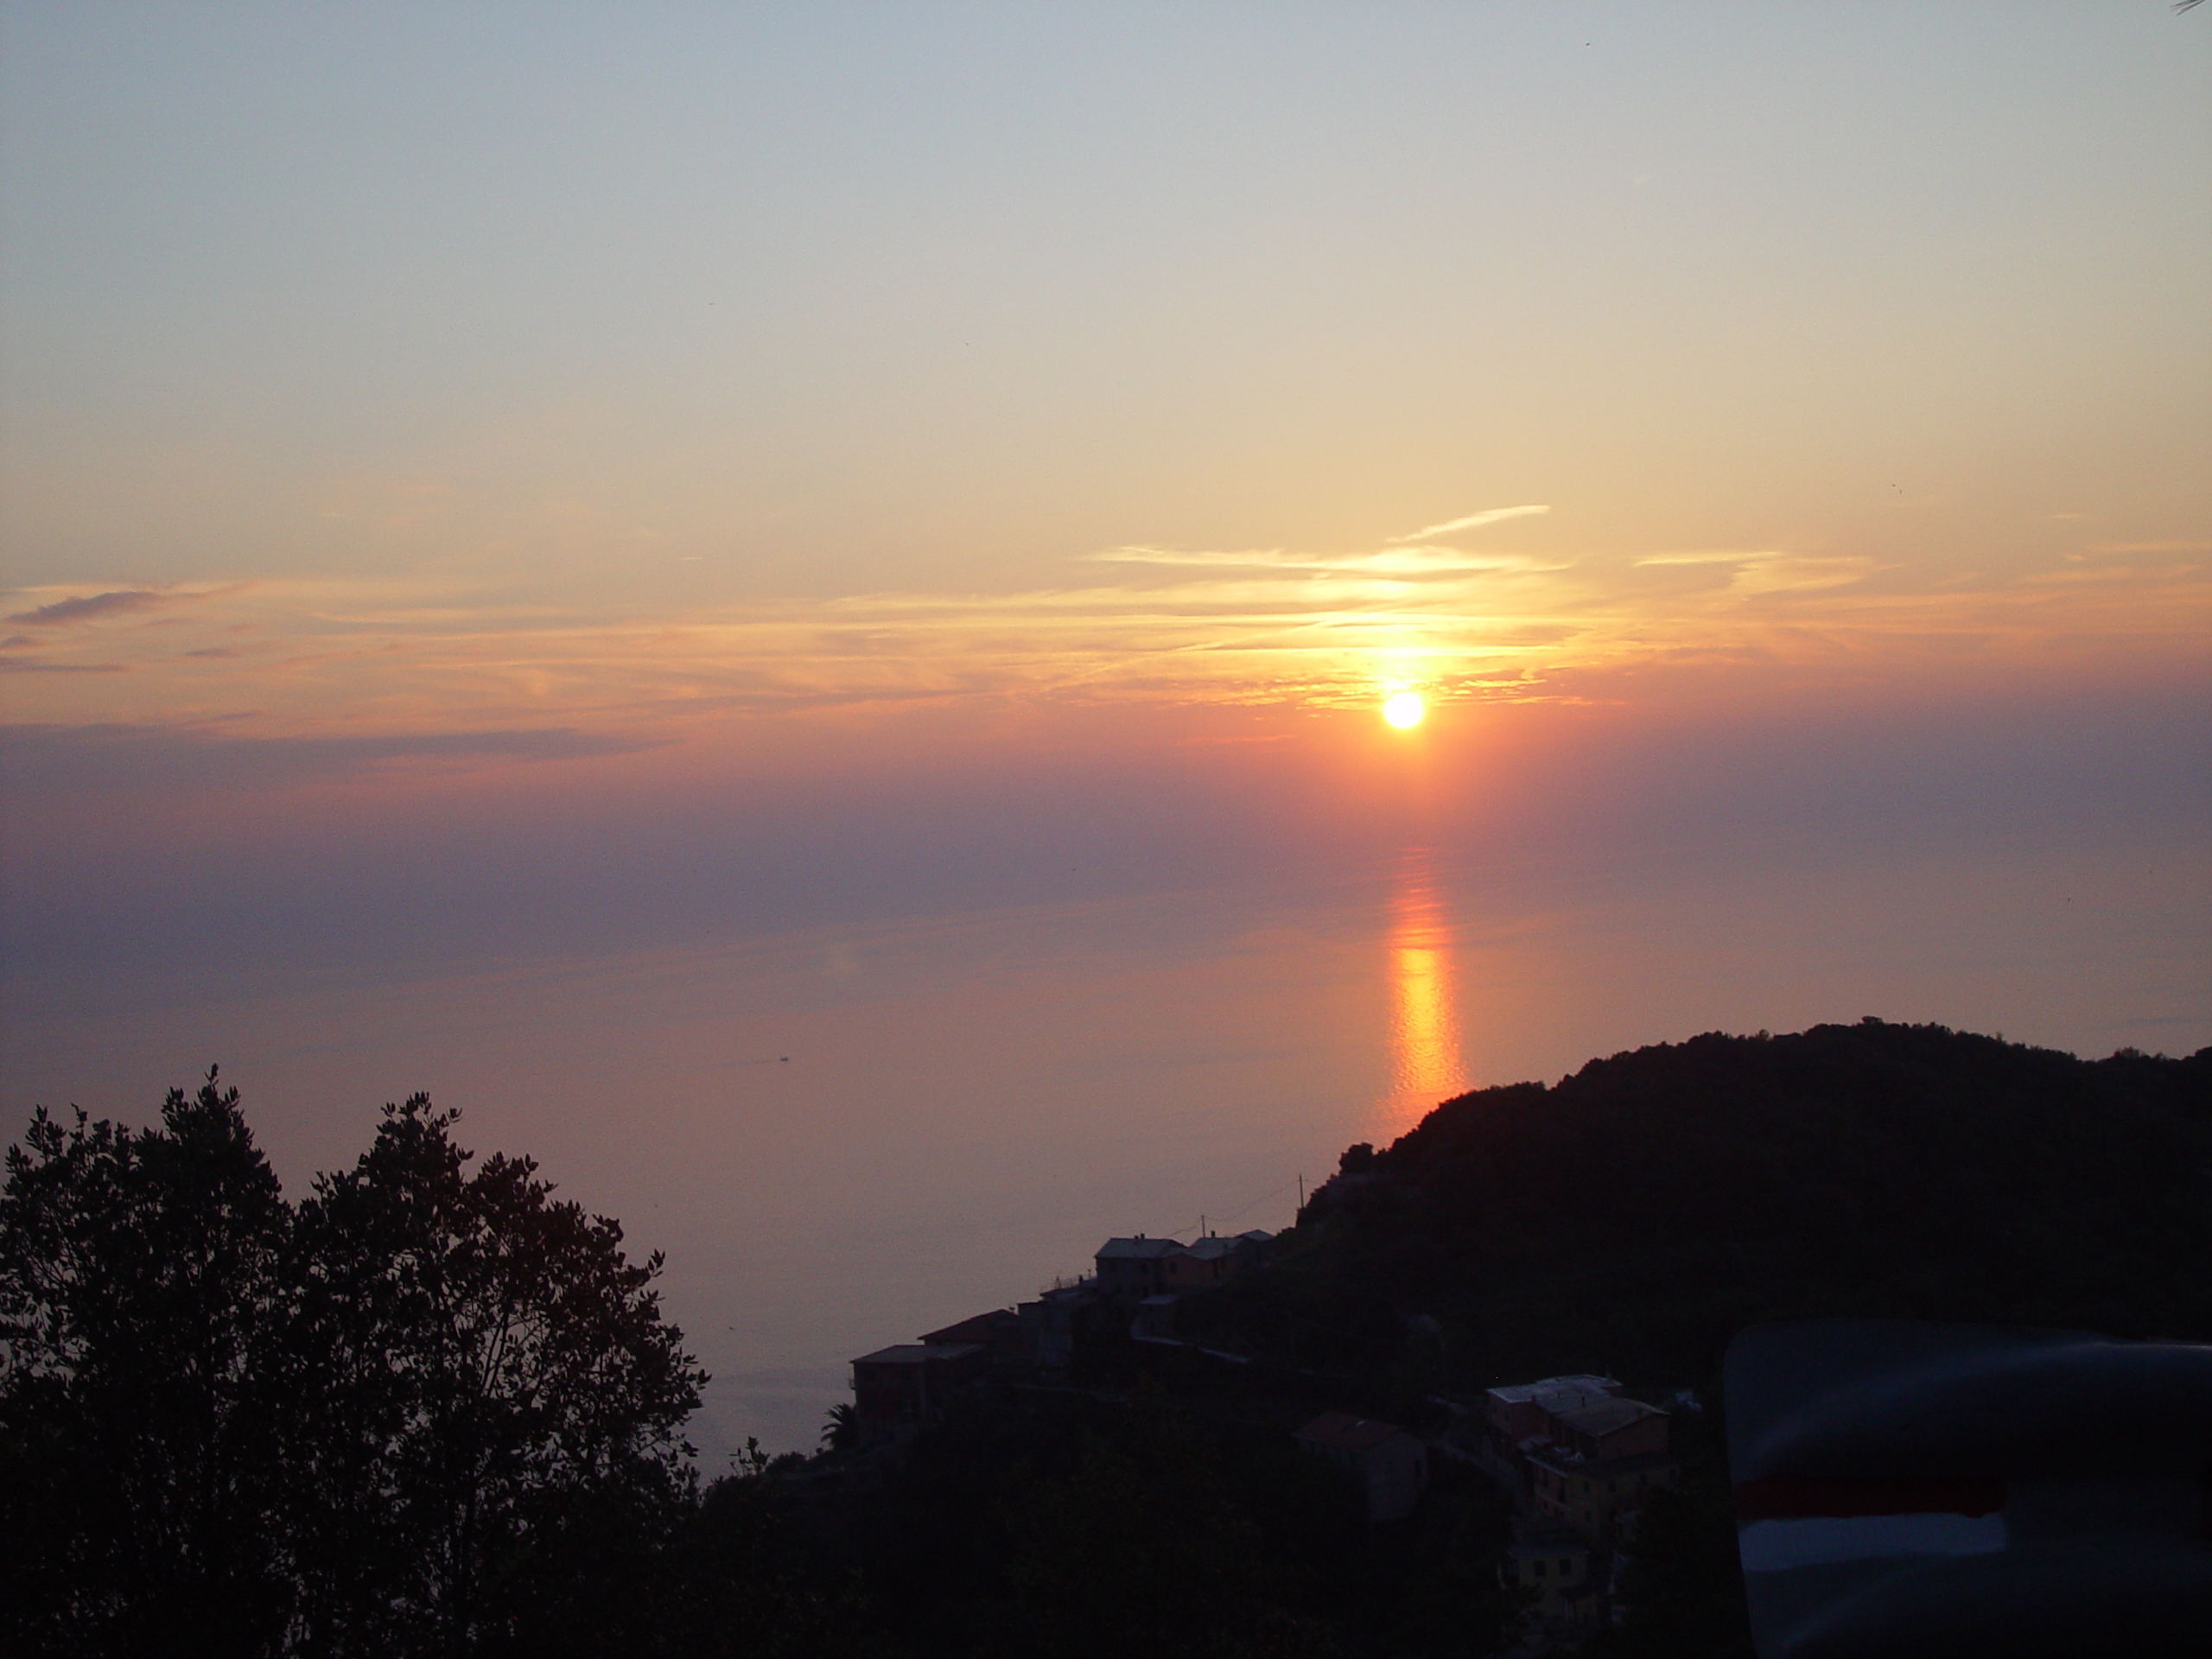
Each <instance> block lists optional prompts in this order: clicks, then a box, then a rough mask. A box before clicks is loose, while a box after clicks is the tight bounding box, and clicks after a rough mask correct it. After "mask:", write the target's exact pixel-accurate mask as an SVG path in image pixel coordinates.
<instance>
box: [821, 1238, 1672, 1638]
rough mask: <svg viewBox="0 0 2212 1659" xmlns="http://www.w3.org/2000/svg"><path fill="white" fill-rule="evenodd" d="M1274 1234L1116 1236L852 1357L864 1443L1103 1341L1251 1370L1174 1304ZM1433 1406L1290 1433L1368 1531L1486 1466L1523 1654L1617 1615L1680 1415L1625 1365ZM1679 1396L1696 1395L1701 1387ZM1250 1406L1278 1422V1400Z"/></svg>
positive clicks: (1245, 1270) (1238, 1265)
mask: <svg viewBox="0 0 2212 1659" xmlns="http://www.w3.org/2000/svg"><path fill="white" fill-rule="evenodd" d="M1277 1246H1278V1240H1277V1238H1276V1236H1274V1235H1273V1234H1269V1233H1267V1232H1263V1231H1256V1230H1255V1231H1251V1232H1246V1233H1242V1234H1239V1235H1236V1236H1234V1237H1229V1238H1223V1237H1217V1236H1214V1235H1211V1234H1208V1235H1206V1236H1204V1237H1201V1238H1198V1239H1196V1240H1194V1241H1192V1242H1191V1243H1182V1242H1181V1241H1179V1240H1176V1239H1173V1238H1152V1237H1147V1236H1144V1235H1142V1234H1139V1235H1136V1236H1133V1237H1123V1238H1109V1239H1108V1240H1107V1241H1106V1242H1105V1243H1103V1244H1102V1245H1100V1246H1099V1248H1098V1249H1097V1251H1096V1255H1095V1256H1094V1264H1095V1270H1094V1272H1093V1273H1091V1274H1086V1275H1084V1276H1083V1277H1082V1278H1080V1279H1078V1280H1077V1281H1075V1282H1074V1283H1062V1284H1058V1285H1055V1286H1053V1287H1049V1288H1047V1289H1046V1290H1044V1291H1042V1292H1040V1293H1039V1295H1038V1297H1037V1299H1036V1300H1033V1301H1027V1302H1022V1303H1020V1304H1018V1305H1017V1306H1014V1307H1011V1308H996V1309H993V1310H991V1311H990V1312H988V1313H979V1314H977V1315H976V1316H974V1317H973V1318H970V1319H963V1320H960V1321H959V1322H957V1324H954V1325H947V1326H944V1327H943V1328H942V1329H939V1330H936V1331H931V1332H925V1333H924V1334H923V1335H922V1336H920V1337H919V1338H918V1339H916V1340H915V1341H913V1342H911V1343H904V1344H896V1345H893V1346H891V1347H887V1348H882V1349H879V1350H877V1351H874V1352H873V1353H868V1354H863V1355H861V1356H860V1357H858V1358H856V1359H855V1360H854V1361H852V1389H853V1395H854V1400H853V1405H852V1408H851V1418H850V1423H851V1427H852V1428H853V1430H854V1433H853V1436H852V1441H851V1445H852V1449H853V1450H854V1451H855V1452H858V1453H860V1454H861V1456H862V1457H863V1458H868V1459H896V1457H897V1456H898V1455H899V1448H900V1447H901V1446H903V1445H905V1444H906V1443H907V1442H909V1441H910V1440H912V1438H913V1437H914V1436H916V1435H918V1433H921V1432H922V1431H923V1430H924V1429H925V1428H926V1427H930V1426H931V1425H933V1424H936V1423H939V1422H942V1421H944V1419H945V1417H946V1415H947V1414H948V1413H950V1412H952V1411H955V1410H957V1409H958V1408H961V1407H962V1406H963V1404H967V1403H969V1402H975V1401H976V1400H978V1399H980V1398H982V1397H985V1396H987V1395H989V1394H990V1393H991V1392H993V1391H994V1390H996V1391H999V1392H1001V1393H1014V1392H1018V1391H1021V1390H1028V1389H1048V1390H1052V1389H1071V1388H1072V1387H1075V1386H1076V1381H1075V1379H1077V1376H1078V1353H1079V1351H1080V1350H1081V1348H1082V1347H1083V1346H1084V1344H1086V1342H1096V1340H1097V1339H1099V1338H1124V1339H1126V1341H1127V1342H1128V1344H1132V1345H1133V1347H1134V1348H1135V1349H1136V1350H1137V1351H1140V1353H1141V1351H1144V1350H1147V1349H1149V1350H1152V1351H1156V1352H1161V1353H1166V1352H1173V1351H1186V1352H1190V1353H1194V1354H1196V1355H1198V1356H1202V1357H1204V1358H1205V1359H1208V1360H1211V1361H1213V1362H1216V1363H1219V1364H1223V1365H1230V1366H1243V1367H1249V1365H1250V1362H1249V1360H1247V1359H1245V1358H1244V1357H1242V1356H1238V1355H1235V1354H1229V1353H1224V1352H1217V1351H1211V1350H1206V1349H1203V1348H1200V1347H1198V1344H1193V1343H1191V1342H1188V1341H1186V1340H1185V1339H1184V1338H1180V1337H1179V1336H1178V1335H1177V1332H1176V1312H1177V1306H1178V1304H1179V1302H1180V1301H1181V1300H1182V1299H1183V1298H1184V1297H1185V1296H1187V1295H1189V1294H1192V1293H1193V1292H1195V1291H1200V1290H1207V1289H1213V1288H1216V1287H1220V1286H1223V1285H1225V1284H1227V1283H1230V1281H1234V1280H1236V1279H1238V1278H1239V1277H1241V1276H1242V1275H1243V1274H1249V1273H1251V1272H1253V1271H1255V1270H1256V1269H1258V1268H1261V1267H1262V1266H1264V1265H1265V1264H1266V1263H1267V1262H1269V1261H1270V1260H1271V1259H1272V1258H1273V1256H1274V1253H1275V1251H1276V1249H1277ZM1429 1403H1430V1405H1431V1406H1432V1407H1433V1408H1436V1415H1437V1417H1438V1419H1439V1420H1440V1426H1437V1425H1431V1426H1429V1427H1427V1432H1422V1431H1421V1430H1419V1429H1416V1428H1414V1427H1405V1426H1401V1425H1399V1424H1395V1423H1391V1422H1386V1421H1379V1420H1376V1419H1374V1418H1370V1417H1367V1416H1363V1415H1362V1414H1359V1413H1358V1412H1357V1410H1352V1409H1344V1408H1331V1409H1327V1410H1323V1411H1320V1412H1319V1413H1315V1414H1311V1415H1304V1414H1301V1416H1302V1417H1303V1421H1299V1422H1298V1423H1297V1424H1296V1425H1295V1426H1294V1427H1289V1428H1288V1433H1289V1435H1290V1438H1291V1440H1292V1441H1293V1442H1294V1445H1295V1446H1296V1447H1297V1449H1298V1450H1299V1452H1300V1453H1301V1454H1303V1455H1304V1456H1306V1457H1307V1458H1310V1459H1314V1460H1316V1461H1317V1462H1319V1464H1322V1465H1326V1466H1328V1467H1330V1468H1332V1469H1333V1470H1335V1471H1338V1472H1339V1473H1340V1474H1341V1475H1342V1477H1343V1478H1344V1483H1345V1484H1346V1486H1347V1488H1348V1489H1350V1491H1351V1492H1352V1493H1353V1494H1354V1501H1355V1502H1356V1503H1358V1504H1360V1505H1362V1506H1363V1510H1364V1514H1365V1516H1366V1519H1367V1521H1368V1522H1369V1524H1370V1526H1376V1527H1382V1526H1388V1525H1389V1524H1391V1523H1393V1522H1399V1521H1402V1520H1404V1519H1405V1518H1406V1517H1408V1516H1410V1515H1411V1514H1412V1513H1413V1512H1414V1509H1415V1508H1416V1507H1417V1506H1418V1505H1419V1503H1420V1502H1421V1497H1422V1496H1423V1494H1424V1493H1425V1491H1427V1488H1428V1486H1429V1484H1430V1481H1431V1478H1432V1476H1433V1472H1434V1471H1436V1470H1437V1469H1438V1467H1439V1466H1440V1464H1443V1463H1455V1464H1458V1465H1463V1466H1471V1467H1472V1468H1474V1469H1476V1470H1478V1471H1480V1472H1481V1474H1482V1475H1483V1476H1484V1478H1487V1479H1488V1480H1489V1481H1490V1482H1491V1484H1493V1485H1494V1486H1495V1488H1496V1489H1497V1491H1498V1493H1499V1494H1500V1495H1501V1496H1502V1497H1503V1498H1504V1499H1505V1500H1506V1501H1507V1502H1508V1503H1510V1505H1511V1508H1512V1510H1513V1513H1514V1518H1513V1521H1512V1529H1511V1542H1510V1547H1509V1548H1507V1549H1506V1551H1505V1553H1504V1554H1503V1558H1502V1559H1501V1560H1499V1562H1498V1564H1497V1574H1498V1579H1499V1582H1500V1584H1501V1586H1502V1587H1503V1588H1504V1589H1506V1590H1507V1591H1509V1592H1516V1599H1517V1601H1518V1603H1519V1605H1520V1608H1521V1611H1520V1614H1519V1628H1518V1631H1517V1635H1518V1647H1517V1651H1519V1652H1522V1653H1524V1654H1535V1653H1541V1652H1544V1651H1548V1650H1551V1649H1556V1648H1560V1647H1572V1646H1573V1645H1575V1644H1576V1643H1577V1642H1578V1640H1579V1638H1580V1637H1583V1636H1585V1635H1586V1634H1588V1633H1590V1632H1592V1631H1593V1630H1599V1629H1601V1628H1603V1627H1605V1625H1607V1624H1611V1623H1614V1622H1617V1620H1618V1617H1619V1615H1620V1612H1621V1606H1622V1604H1621V1587H1622V1580H1623V1575H1624V1567H1625V1566H1626V1564H1627V1562H1628V1560H1630V1557H1631V1556H1632V1554H1633V1548H1634V1545H1635V1541H1636V1536H1637V1522H1638V1519H1639V1517H1640V1515H1641V1513H1642V1510H1643V1503H1644V1501H1645V1499H1646V1498H1647V1497H1648V1496H1649V1494H1650V1493H1652V1492H1653V1491H1657V1490H1659V1489H1661V1488H1662V1487H1665V1486H1669V1485H1670V1484H1674V1483H1675V1480H1676V1479H1677V1478H1678V1477H1679V1475H1680V1472H1681V1465H1680V1463H1679V1461H1678V1460H1677V1459H1676V1458H1675V1455H1674V1453H1673V1451H1672V1435H1671V1432H1670V1431H1671V1427H1672V1422H1673V1418H1672V1414H1671V1412H1670V1411H1669V1409H1667V1408H1662V1407H1659V1406H1655V1405H1651V1404H1649V1403H1647V1402H1643V1401H1639V1400H1632V1399H1630V1398H1627V1397H1626V1396H1625V1395H1624V1393H1623V1391H1622V1384H1621V1383H1619V1382H1618V1380H1616V1379H1614V1378H1612V1377H1607V1376H1586V1375H1578V1376H1554V1377H1545V1378H1542V1379H1540V1380H1537V1381H1533V1382H1526V1383H1501V1384H1499V1385H1497V1386H1495V1387H1492V1388H1491V1389H1488V1390H1487V1391H1486V1392H1484V1394H1483V1395H1481V1396H1480V1397H1479V1398H1478V1399H1471V1398H1463V1399H1455V1398H1447V1397H1443V1396H1437V1397H1433V1398H1432V1400H1431V1401H1430V1402H1429ZM1674 1404H1675V1407H1677V1408H1688V1409H1690V1410H1695V1409H1697V1402H1696V1401H1695V1399H1694V1396H1692V1395H1688V1393H1687V1392H1685V1393H1683V1394H1681V1395H1677V1396H1676V1398H1675V1402H1674ZM1253 1409H1254V1411H1255V1414H1258V1415H1262V1416H1268V1417H1275V1416H1277V1415H1279V1412H1280V1404H1279V1402H1268V1403H1267V1404H1265V1405H1262V1406H1257V1407H1255V1408H1253Z"/></svg>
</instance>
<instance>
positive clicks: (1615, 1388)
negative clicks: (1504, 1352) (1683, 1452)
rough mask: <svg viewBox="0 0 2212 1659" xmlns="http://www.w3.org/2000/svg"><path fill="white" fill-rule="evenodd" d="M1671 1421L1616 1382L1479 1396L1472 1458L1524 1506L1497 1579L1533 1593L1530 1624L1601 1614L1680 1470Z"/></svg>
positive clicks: (1515, 1388) (1569, 1624)
mask: <svg viewBox="0 0 2212 1659" xmlns="http://www.w3.org/2000/svg"><path fill="white" fill-rule="evenodd" d="M1672 1423H1673V1419H1672V1418H1671V1417H1670V1415H1669V1414H1668V1413H1667V1412H1665V1411H1662V1410H1661V1409H1660V1408H1658V1407H1656V1406H1651V1405H1646V1404H1645V1403H1644V1402H1643V1401H1641V1400H1630V1399H1627V1398H1625V1397H1624V1396H1623V1395H1622V1393H1621V1385H1620V1383H1618V1382H1616V1381H1615V1380H1614V1379H1613V1378H1611V1377H1610V1376H1548V1377H1546V1378H1544V1379H1543V1380H1542V1381H1541V1382H1539V1383H1512V1384H1509V1385H1507V1386H1505V1387H1502V1388H1495V1389H1490V1390H1489V1391H1488V1392H1487V1393H1486V1394H1485V1395H1484V1396H1483V1423H1482V1427H1481V1429H1480V1431H1479V1433H1478V1436H1477V1446H1476V1449H1477V1452H1478V1457H1479V1458H1480V1459H1481V1461H1482V1462H1483V1463H1484V1465H1485V1466H1487V1467H1488V1468H1489V1469H1490V1471H1491V1474H1492V1475H1493V1476H1494V1477H1496V1478H1497V1479H1498V1480H1499V1482H1500V1483H1501V1484H1503V1485H1504V1486H1505V1488H1506V1489H1507V1491H1510V1493H1511V1494H1512V1495H1513V1497H1514V1498H1515V1500H1516V1508H1518V1509H1519V1510H1521V1515H1520V1517H1519V1518H1518V1519H1517V1520H1516V1522H1515V1525H1514V1538H1513V1547H1512V1548H1510V1550H1509V1551H1508V1552H1507V1553H1506V1557H1505V1560H1504V1561H1503V1563H1502V1564H1501V1565H1500V1567H1499V1572H1500V1574H1501V1576H1502V1577H1503V1579H1504V1580H1505V1582H1506V1583H1507V1584H1509V1585H1512V1586H1519V1587H1520V1588H1522V1589H1524V1590H1528V1591H1529V1592H1533V1595H1534V1598H1535V1599H1534V1600H1533V1601H1532V1603H1531V1604H1530V1608H1529V1616H1530V1618H1531V1619H1532V1620H1534V1621H1535V1622H1537V1623H1538V1624H1541V1625H1546V1626H1549V1627H1553V1628H1558V1629H1562V1630H1573V1628H1574V1627H1576V1626H1578V1625H1585V1624H1590V1623H1592V1622H1593V1621H1594V1620H1596V1619H1597V1618H1598V1617H1599V1608H1600V1601H1601V1597H1603V1596H1606V1595H1610V1594H1611V1592H1613V1591H1615V1590H1618V1587H1619V1586H1618V1582H1617V1580H1618V1574H1619V1569H1620V1567H1621V1565H1622V1563H1623V1560H1624V1551H1623V1546H1624V1545H1626V1544H1627V1543H1629V1542H1630V1541H1633V1539H1634V1538H1635V1535H1636V1523H1637V1518H1638V1516H1640V1515H1641V1513H1642V1511H1643V1502H1644V1499H1645V1498H1646V1497H1648V1496H1649V1494H1650V1493H1652V1492H1653V1491H1656V1490H1657V1489H1658V1488H1660V1487H1662V1486H1669V1485H1672V1484H1674V1482H1675V1478H1676V1477H1677V1476H1678V1475H1679V1474H1680V1473H1681V1465H1680V1464H1678V1463H1677V1462H1676V1461H1675V1458H1674V1456H1673V1454H1672V1452H1671V1450H1670V1432H1671V1428H1672Z"/></svg>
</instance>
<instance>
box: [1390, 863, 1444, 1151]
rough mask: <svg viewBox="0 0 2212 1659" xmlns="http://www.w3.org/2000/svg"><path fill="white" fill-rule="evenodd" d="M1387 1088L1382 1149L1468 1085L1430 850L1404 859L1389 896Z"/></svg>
mask: <svg viewBox="0 0 2212 1659" xmlns="http://www.w3.org/2000/svg"><path fill="white" fill-rule="evenodd" d="M1389 976H1390V1052H1389V1064H1390V1089H1389V1093H1388V1094H1386V1095H1385V1096H1383V1098H1382V1099H1381V1100H1379V1101H1377V1102H1376V1108H1375V1118H1376V1124H1375V1139H1376V1142H1377V1143H1378V1144H1380V1143H1382V1142H1383V1141H1387V1140H1392V1139H1395V1138H1396V1137H1397V1136H1399V1135H1403V1134H1404V1133H1405V1132H1406V1131H1407V1130H1408V1129H1409V1128H1412V1127H1413V1126H1414V1124H1415V1123H1417V1122H1420V1121H1421V1117H1422V1116H1423V1115H1424V1114H1426V1113H1427V1111H1428V1109H1430V1108H1431V1107H1433V1106H1434V1105H1435V1104H1436V1103H1438V1102H1439V1101H1441V1100H1445V1099H1448V1098H1449V1097H1450V1096H1453V1095H1456V1094H1459V1093H1460V1092H1462V1091H1463V1090H1465V1088H1466V1087H1467V1084H1466V1079H1465V1073H1464V1072H1463V1071H1461V1070H1460V1065H1459V1007H1458V1002H1457V999H1456V990H1455V986H1454V976H1453V972H1452V936H1451V932H1450V931H1449V929H1448V927H1447V926H1446V921H1445V915H1444V893H1443V889H1442V887H1441V886H1440V884H1439V883H1438V881H1437V880H1436V874H1435V871H1434V868H1433V863H1432V861H1431V855H1430V853H1429V851H1428V849H1426V848H1408V849H1406V850H1405V851H1404V852H1402V854H1400V855H1399V859H1398V873H1397V880H1396V883H1395V886H1394V887H1393V888H1392V889H1391V893H1390V936H1389Z"/></svg>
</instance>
